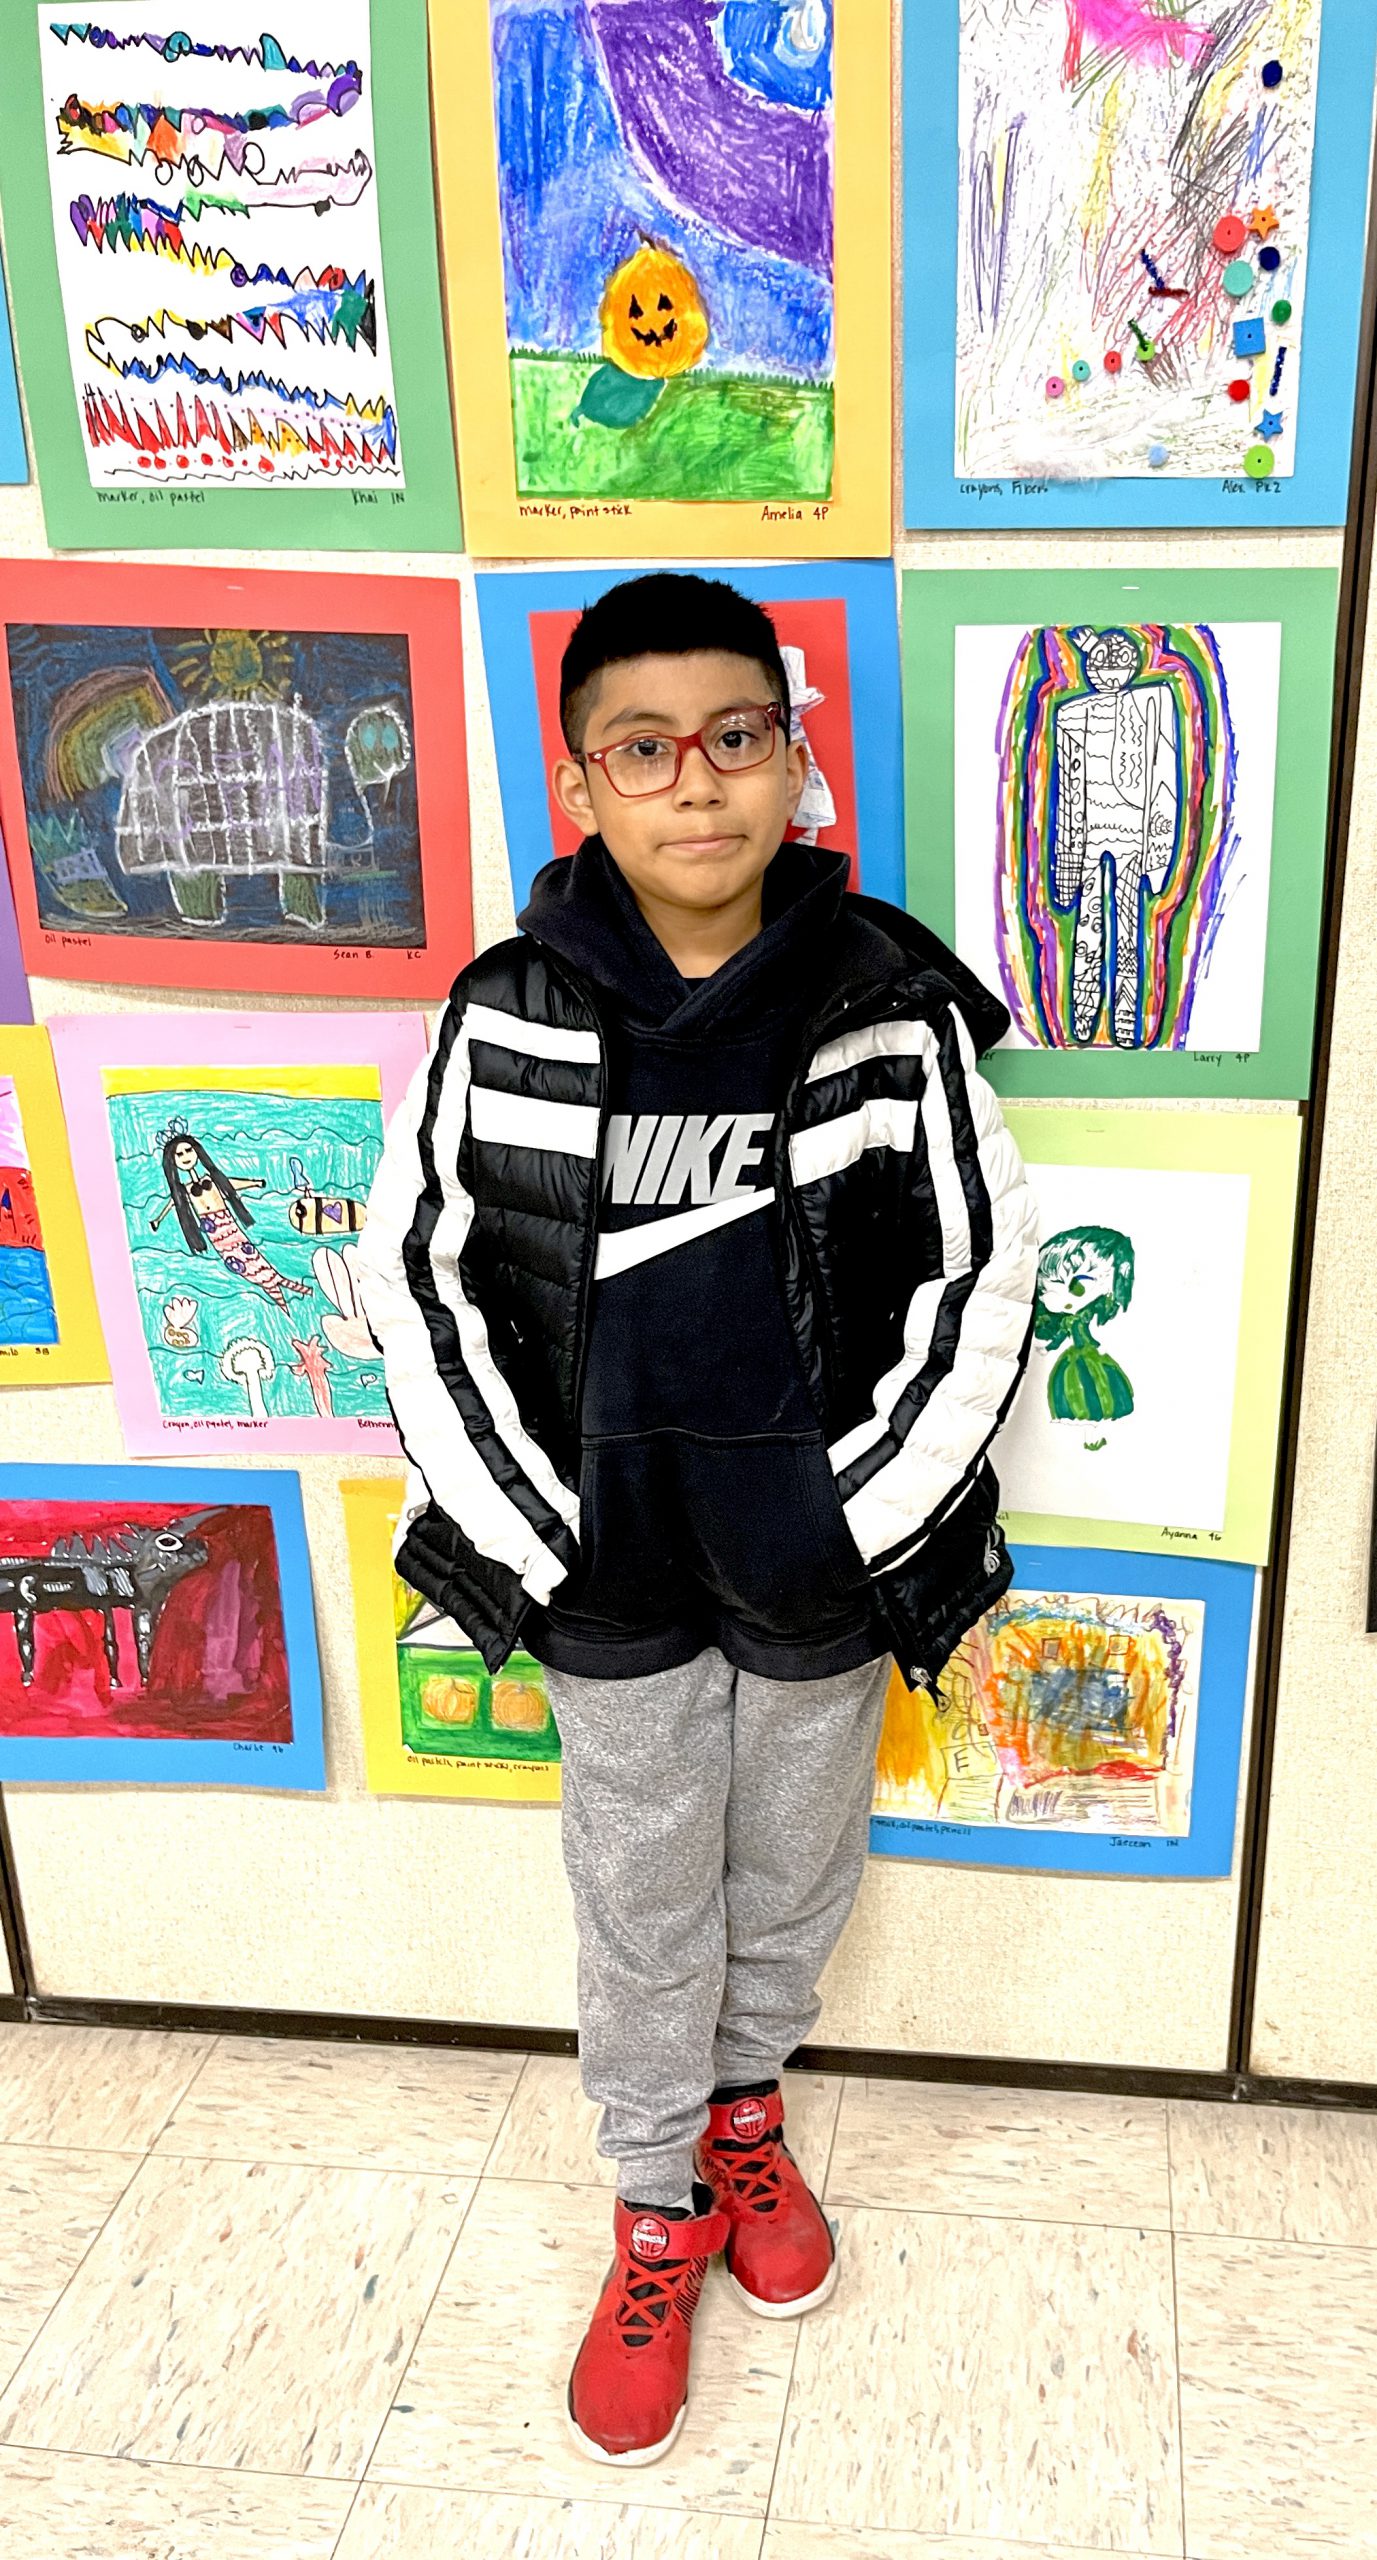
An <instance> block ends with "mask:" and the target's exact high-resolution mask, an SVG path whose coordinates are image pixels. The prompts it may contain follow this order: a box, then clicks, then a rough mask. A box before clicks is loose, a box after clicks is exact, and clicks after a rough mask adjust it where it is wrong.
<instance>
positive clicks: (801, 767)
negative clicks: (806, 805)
mask: <svg viewBox="0 0 1377 2560" xmlns="http://www.w3.org/2000/svg"><path fill="white" fill-rule="evenodd" d="M784 771H785V774H786V776H787V790H788V795H789V818H790V822H791V823H792V821H793V816H794V812H795V810H796V809H797V807H798V804H799V802H800V800H801V799H802V798H803V786H804V784H805V782H806V781H807V779H808V749H807V748H806V746H805V745H804V743H803V740H802V738H791V739H790V740H789V741H788V744H787V745H786V747H785V750H784Z"/></svg>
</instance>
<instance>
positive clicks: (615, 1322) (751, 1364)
mask: <svg viewBox="0 0 1377 2560" xmlns="http://www.w3.org/2000/svg"><path fill="white" fill-rule="evenodd" d="M847 868H848V866H847V862H846V859H845V857H844V856H843V855H840V854H833V853H823V852H820V851H815V850H813V849H811V848H809V847H805V846H795V845H789V846H785V847H784V848H783V849H782V850H781V851H780V853H779V854H778V855H777V856H776V858H775V860H774V861H773V862H772V864H771V865H770V868H769V870H768V871H767V873H766V875H765V882H764V902H763V921H762V927H761V931H760V932H759V934H757V935H756V936H755V938H754V939H753V940H752V941H750V942H749V943H747V944H746V945H745V947H744V949H742V950H741V951H739V952H737V953H736V954H735V956H734V957H733V958H732V959H730V960H728V961H726V962H725V963H724V964H723V966H722V967H721V968H720V969H718V970H716V971H715V972H714V973H713V975H712V976H711V977H708V978H703V979H698V980H691V979H685V978H683V977H682V976H681V975H680V973H679V971H678V969H677V968H676V967H675V965H674V963H673V961H672V960H671V959H670V958H669V955H668V953H667V952H666V951H665V950H664V948H663V946H662V945H661V944H660V943H659V942H658V941H657V940H656V938H655V936H654V934H653V933H652V932H651V931H650V928H649V926H648V925H647V924H646V922H645V920H644V918H643V917H642V915H641V913H640V910H639V908H638V907H637V905H636V902H635V899H634V898H633V896H632V894H631V892H630V890H629V889H628V887H627V885H626V882H625V881H624V879H623V878H622V875H621V873H620V872H619V871H618V869H617V867H616V864H615V863H614V862H613V861H612V859H611V856H610V855H609V854H608V853H607V851H606V849H605V847H604V846H603V845H602V843H601V842H600V841H599V840H598V839H596V838H595V839H593V840H592V841H591V842H589V843H588V844H586V845H585V846H584V847H583V848H582V849H581V850H580V851H579V852H578V853H577V854H576V855H575V856H574V858H573V860H572V861H560V862H556V863H552V864H550V865H548V866H547V868H546V869H545V870H543V871H542V872H541V873H540V875H539V877H538V878H537V880H536V882H535V886H534V890H533V894H532V898H531V902H530V905H529V906H528V907H527V908H526V909H525V911H524V913H523V914H522V916H521V917H520V919H519V922H520V925H521V927H522V929H523V931H525V932H528V933H531V934H533V935H534V936H536V937H537V938H538V939H539V940H540V941H541V942H542V943H543V944H545V945H546V946H547V947H548V948H549V949H550V950H551V951H552V952H554V953H555V954H556V955H558V956H559V957H562V958H564V959H566V960H568V961H569V962H571V963H572V965H573V966H574V967H575V968H576V969H577V970H578V972H579V974H580V976H581V978H582V979H583V980H584V982H585V983H586V984H587V986H588V988H589V991H590V993H591V995H592V998H593V1001H594V1002H595V1004H596V1006H597V1008H598V1012H599V1015H600V1018H601V1021H602V1024H603V1032H604V1038H605V1041H606V1046H607V1060H608V1098H607V1109H608V1121H607V1137H606V1143H605V1147H604V1153H603V1160H602V1165H601V1170H600V1180H601V1188H602V1196H601V1206H600V1216H599V1255H598V1282H597V1287H596V1290H595V1293H594V1301H593V1317H592V1328H591V1333H590V1337H589V1344H588V1355H587V1364H586V1368H585V1372H584V1385H583V1403H582V1410H581V1424H582V1437H583V1471H582V1481H581V1485H580V1503H581V1517H582V1524H583V1525H582V1532H581V1541H580V1544H581V1557H580V1564H579V1566H578V1567H577V1568H576V1570H575V1572H574V1574H573V1576H572V1577H571V1579H570V1582H569V1584H568V1585H567V1586H566V1587H565V1588H563V1589H561V1591H560V1593H559V1595H558V1598H557V1600H556V1602H555V1603H554V1604H552V1606H551V1607H550V1608H549V1609H548V1610H547V1611H545V1612H543V1613H541V1615H540V1616H539V1618H538V1619H537V1620H536V1621H535V1622H534V1624H533V1625H532V1627H531V1629H530V1632H529V1636H528V1638H527V1641H528V1642H529V1643H530V1646H531V1649H532V1650H533V1651H534V1652H535V1653H536V1654H537V1655H538V1656H540V1657H541V1658H543V1659H544V1660H545V1661H547V1662H550V1663H552V1664H553V1665H554V1666H555V1667H556V1668H557V1669H561V1670H565V1671H572V1672H581V1673H584V1674H587V1675H591V1676H598V1675H602V1674H606V1675H609V1676H630V1675H633V1674H640V1673H647V1672H653V1671H660V1670H667V1669H669V1668H671V1667H673V1666H674V1665H675V1664H677V1663H681V1662H685V1661H688V1660H690V1659H691V1658H692V1656H693V1655H694V1654H695V1653H697V1652H700V1651H702V1650H703V1649H704V1648H705V1647H706V1646H709V1645H716V1646H718V1647H719V1648H720V1650H721V1651H722V1652H723V1653H725V1654H726V1656H727V1659H728V1660H729V1661H731V1662H733V1663H735V1664H736V1665H737V1667H738V1668H740V1669H743V1670H754V1671H760V1672H763V1673H765V1674H767V1675H768V1676H773V1677H776V1678H779V1679H791V1680H792V1679H806V1678H821V1677H823V1676H825V1675H833V1674H836V1673H839V1672H841V1671H844V1670H850V1669H854V1668H855V1667H856V1666H858V1665H859V1664H861V1663H863V1662H866V1661H868V1660H870V1659H871V1658H872V1657H873V1656H874V1655H876V1654H877V1653H880V1652H882V1651H883V1650H884V1649H885V1639H884V1637H883V1634H882V1633H881V1631H880V1629H879V1626H878V1623H877V1621H876V1618H875V1615H874V1609H873V1603H872V1600H871V1596H870V1588H869V1583H868V1579H867V1577H866V1574H865V1571H864V1568H863V1566H862V1564H861V1560H860V1557H859V1555H858V1554H857V1552H856V1550H855V1547H854V1545H853V1544H852V1541H851V1540H850V1538H849V1537H848V1535H847V1531H846V1526H845V1522H844V1520H843V1518H842V1514H841V1507H840V1504H839V1501H838V1499H837V1494H836V1488H835V1484H834V1480H833V1476H832V1471H831V1468H830V1466H829V1464H828V1460H827V1455H826V1451H825V1448H824V1445H823V1436H822V1432H821V1428H820V1425H819V1421H818V1416H817V1413H816V1411H815V1409H814V1406H813V1402H812V1399H811V1396H810V1394H809V1391H808V1388H807V1385H806V1383H805V1380H804V1375H803V1370H802V1367H801V1363H800V1360H799V1354H798V1349H797V1343H796V1338H795V1334H794V1330H793V1327H792V1326H791V1324H790V1322H789V1319H788V1316H787V1313H786V1310H785V1305H784V1300H783V1295H782V1292H781V1287H780V1280H779V1274H778V1267H777V1258H776V1249H777V1234H776V1223H775V1211H774V1207H773V1193H772V1191H771V1188H770V1183H771V1173H770V1157H771V1141H772V1135H773V1131H774V1124H775V1120H776V1116H777V1114H778V1112H779V1109H780V1107H781V1104H782V1103H783V1101H784V1098H785V1094H786V1091H787V1089H788V1085H789V1082H790V1078H791V1076H792V1075H793V1073H794V1071H795V1069H796V1066H797V1061H798V1053H799V1045H800V1039H801V1035H802V1030H803V1025H804V1023H805V1021H806V1020H807V1018H808V1017H809V1016H810V1015H811V1014H812V1013H813V1012H814V1011H815V1010H816V1007H817V1004H818V1001H819V997H820V995H821V994H822V993H823V992H824V990H825V986H826V980H827V972H828V960H829V950H830V947H831V946H832V945H833V943H834V942H835V932H836V925H837V918H838V913H839V910H840V906H841V901H842V897H843V895H844V893H845V884H846V878H847Z"/></svg>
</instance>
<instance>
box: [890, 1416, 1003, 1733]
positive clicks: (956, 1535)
mask: <svg viewBox="0 0 1377 2560" xmlns="http://www.w3.org/2000/svg"><path fill="white" fill-rule="evenodd" d="M998 1512H999V1486H998V1483H997V1481H996V1479H995V1474H994V1470H993V1468H992V1467H991V1466H989V1465H988V1463H987V1464H985V1465H983V1466H982V1467H981V1468H980V1470H979V1472H978V1473H977V1475H976V1476H975V1478H974V1480H973V1482H972V1483H971V1485H970V1487H969V1490H968V1491H967V1492H966V1493H965V1494H964V1495H963V1496H962V1498H961V1500H960V1502H958V1503H957V1504H956V1505H955V1506H954V1507H953V1509H952V1510H951V1511H950V1512H949V1513H948V1515H947V1517H946V1519H945V1520H943V1521H942V1522H941V1523H940V1524H939V1526H938V1527H937V1528H935V1529H933V1530H931V1531H930V1532H929V1534H928V1536H927V1537H926V1538H924V1539H923V1540H922V1541H921V1542H920V1543H919V1544H918V1545H917V1546H916V1547H914V1548H912V1549H911V1550H909V1551H908V1552H907V1553H901V1554H900V1555H899V1556H898V1557H897V1558H896V1559H895V1561H894V1562H893V1563H891V1564H888V1565H886V1566H885V1568H884V1569H883V1571H881V1572H879V1573H877V1574H875V1575H874V1576H873V1588H874V1592H875V1597H876V1600H877V1601H878V1603H879V1606H880V1609H881V1611H882V1613H883V1616H884V1618H885V1621H886V1623H887V1625H888V1627H889V1630H890V1635H891V1638H892V1641H893V1648H894V1656H895V1659H896V1661H897V1662H898V1665H899V1668H900V1670H901V1671H902V1673H903V1675H904V1678H905V1679H906V1680H907V1681H908V1683H909V1686H910V1688H914V1689H918V1688H931V1687H932V1686H933V1684H934V1683H935V1682H936V1680H937V1678H938V1676H939V1674H940V1673H941V1672H942V1671H943V1670H944V1668H945V1667H946V1664H947V1662H948V1661H949V1660H950V1658H951V1655H952V1653H953V1652H954V1651H955V1648H956V1646H957V1645H958V1644H959V1643H960V1641H961V1638H962V1637H963V1636H964V1635H966V1634H968V1633H969V1631H970V1629H971V1628H972V1627H973V1626H974V1625H975V1624H976V1621H977V1619H979V1618H983V1616H984V1614H985V1612H986V1610H987V1609H990V1608H993V1606H994V1603H995V1601H996V1600H998V1599H999V1598H1000V1597H1001V1596H1002V1594H1003V1593H1004V1592H1006V1591H1007V1590H1008V1588H1009V1585H1010V1583H1011V1582H1012V1581H1013V1578H1014V1565H1013V1558H1012V1556H1011V1555H1010V1553H1009V1549H1008V1546H1007V1544H1006V1542H1005V1538H1004V1532H1003V1530H1002V1529H1001V1528H1000V1525H999V1517H998Z"/></svg>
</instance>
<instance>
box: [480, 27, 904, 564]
mask: <svg viewBox="0 0 1377 2560" xmlns="http://www.w3.org/2000/svg"><path fill="white" fill-rule="evenodd" d="M715 16H716V13H715V12H712V11H710V10H706V9H702V8H698V7H691V6H688V5H687V0H618V5H617V6H615V7H614V6H612V5H611V0H589V6H588V8H587V10H586V11H585V10H582V9H581V10H580V11H578V12H571V13H569V14H568V17H567V20H566V15H565V13H563V12H558V11H542V12H530V11H527V10H523V9H522V8H521V7H520V6H519V5H518V4H517V0H497V5H496V6H493V7H490V6H488V5H486V0H485V5H484V6H482V7H475V8H461V7H459V6H456V5H455V0H431V13H430V18H431V34H430V42H431V74H432V91H433V97H434V108H435V141H436V158H437V169H438V174H439V184H440V213H441V235H442V241H443V247H444V262H445V277H446V292H447V297H448V310H449V335H450V351H451V362H452V368H453V373H454V388H455V399H456V406H457V412H458V431H459V459H460V477H461V482H462V486H463V494H464V520H465V529H466V533H467V538H468V543H469V548H470V550H471V551H472V552H474V553H475V554H477V555H479V556H486V557H490V558H498V559H537V558H540V559H544V558H570V557H572V558H583V559H590V558H596V559H628V558H657V557H658V558H664V559H719V560H720V559H722V558H731V557H733V556H735V557H737V558H742V559H745V558H750V559H762V560H767V559H780V558H787V559H791V560H800V559H804V560H806V559H810V558H837V557H842V556H850V557H851V558H856V557H866V556H871V557H873V556H879V555H883V554H884V553H887V552H888V550H889V548H890V542H891V368H892V352H891V313H890V293H891V258H890V243H891V220H890V157H891V153H890V88H891V74H890V44H891V31H890V12H889V5H888V0H848V5H847V7H846V8H845V10H841V11H837V12H836V13H835V14H833V13H804V12H797V13H796V16H797V17H798V19H799V21H800V24H799V26H798V28H797V29H796V30H794V31H793V32H792V33H791V35H790V37H789V40H788V42H787V43H782V44H781V45H778V46H776V47H774V48H773V49H769V48H765V49H762V48H761V47H759V46H758V45H755V44H754V43H753V41H752V42H749V43H748V42H747V41H746V39H744V38H742V37H739V36H738V37H725V36H724V37H723V38H722V39H721V42H720V43H719V37H718V31H717V29H716V26H715ZM743 45H744V46H745V50H744V51H743ZM497 53H500V56H501V62H502V68H501V70H500V71H499V73H498V75H497V79H496V89H495V77H494V59H495V54H497ZM748 57H749V58H748ZM537 96H538V97H539V99H540V101H541V109H540V127H539V131H538V132H535V131H534V130H532V129H531V127H530V115H529V108H528V105H527V103H526V102H527V101H529V100H530V99H531V98H532V97H537ZM791 110H792V111H794V112H793V113H791V112H790V111H791ZM499 131H500V139H499ZM829 133H830V144H831V147H830V151H829ZM500 151H501V155H502V159H503V166H504V170H505V172H506V178H507V184H506V187H505V189H504V193H505V195H506V196H507V198H508V199H509V200H510V199H511V198H512V196H513V194H514V193H515V192H516V191H517V190H521V191H523V192H522V197H521V202H520V203H519V204H517V205H515V207H512V206H511V205H510V202H509V213H510V218H511V220H512V222H513V225H514V240H515V231H516V227H518V226H519V235H520V255H519V257H518V256H517V255H515V254H514V255H513V257H512V258H511V260H510V262H509V267H510V271H509V272H507V271H504V256H503V248H504V241H503V225H502V211H501V208H500V204H499V191H498V164H499V152H500ZM508 245H509V246H513V243H511V242H509V244H508ZM647 297H648V301H647ZM705 321H706V329H705V327H704V322H705ZM670 322H672V323H673V329H672V330H671V328H670V325H669V324H670ZM657 323H658V325H656V324H657ZM724 492H725V493H726V494H724Z"/></svg>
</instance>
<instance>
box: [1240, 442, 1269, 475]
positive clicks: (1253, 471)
mask: <svg viewBox="0 0 1377 2560" xmlns="http://www.w3.org/2000/svg"><path fill="white" fill-rule="evenodd" d="M1276 467H1277V457H1276V455H1275V454H1274V453H1273V451H1272V448H1271V446H1270V445H1269V444H1250V445H1249V447H1248V450H1247V452H1246V453H1245V455H1244V457H1243V468H1244V470H1245V471H1246V472H1247V474H1248V477H1249V479H1250V480H1270V479H1271V476H1272V474H1273V472H1274V471H1275V469H1276Z"/></svg>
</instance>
